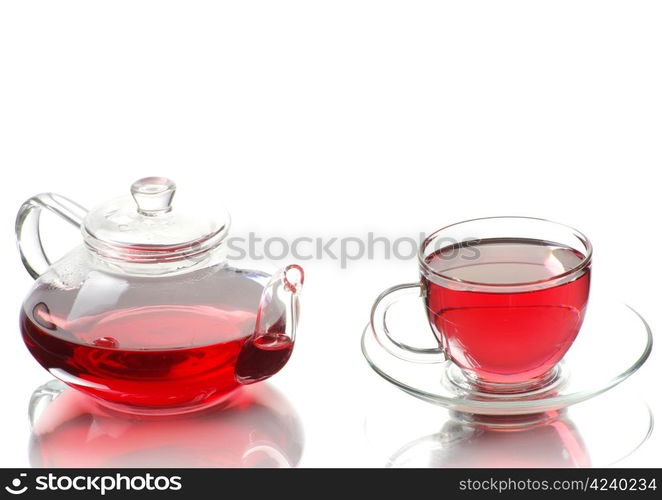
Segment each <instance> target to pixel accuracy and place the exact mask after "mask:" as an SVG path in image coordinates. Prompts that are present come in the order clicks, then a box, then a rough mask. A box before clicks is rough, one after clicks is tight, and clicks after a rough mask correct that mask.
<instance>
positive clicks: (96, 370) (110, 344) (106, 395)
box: [21, 303, 292, 410]
mask: <svg viewBox="0 0 662 500" xmlns="http://www.w3.org/2000/svg"><path fill="white" fill-rule="evenodd" d="M254 323H255V313H254V312H247V311H241V310H226V309H219V308H215V307H213V306H209V305H185V306H145V307H136V308H130V309H120V310H116V311H112V312H108V313H103V314H99V315H96V316H83V317H81V318H77V319H75V320H67V319H65V318H62V317H58V316H57V315H55V314H53V313H51V312H50V310H49V309H48V307H47V306H46V304H44V303H38V304H37V305H36V306H35V307H34V308H33V310H32V311H31V314H29V315H28V314H26V312H25V311H22V313H21V330H22V333H23V338H24V340H25V343H26V345H27V346H28V348H29V349H30V352H31V353H32V355H33V356H34V357H35V358H36V359H37V360H38V361H39V362H40V363H41V364H42V365H43V366H44V367H45V368H46V369H48V370H49V371H50V372H51V373H52V374H53V375H55V376H56V377H58V378H60V379H61V380H63V381H65V382H67V383H68V384H69V385H72V386H73V387H76V388H77V389H79V390H82V391H84V392H86V393H88V394H91V395H94V396H98V397H100V398H101V399H103V400H106V401H110V402H113V403H119V404H122V405H128V406H130V407H137V408H150V409H158V408H167V409H168V410H172V409H175V410H176V409H177V408H184V409H185V408H187V407H196V408H197V407H204V406H210V405H211V404H213V403H214V402H215V401H217V400H219V399H221V398H222V397H223V396H225V395H226V394H228V393H229V392H230V391H232V390H233V389H235V388H236V387H238V386H239V385H240V384H242V383H251V382H255V381H258V380H262V379H264V378H267V377H268V376H270V375H273V374H274V373H276V372H277V371H278V370H280V369H281V368H282V367H283V365H284V364H285V363H286V362H287V360H288V359H289V357H290V354H291V352H292V342H291V341H290V339H289V338H288V337H286V336H284V335H282V334H279V332H278V331H274V330H273V329H272V331H270V332H268V333H266V334H264V335H262V336H257V337H254V336H252V335H251V334H247V333H246V332H247V331H250V330H249V329H247V325H253V324H254ZM277 326H278V325H276V327H277ZM281 326H282V325H281Z"/></svg>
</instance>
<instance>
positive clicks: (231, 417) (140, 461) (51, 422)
mask: <svg viewBox="0 0 662 500" xmlns="http://www.w3.org/2000/svg"><path fill="white" fill-rule="evenodd" d="M31 413H32V416H31V420H32V422H33V433H32V441H31V446H30V451H31V455H30V461H31V464H32V465H33V466H34V467H293V466H295V465H296V464H297V463H298V462H299V460H300V458H301V453H302V450H303V432H302V429H301V424H300V421H299V418H298V416H297V414H296V412H295V410H294V409H293V408H292V406H291V405H290V403H289V402H288V401H287V400H286V399H285V398H284V397H283V396H281V395H280V394H279V393H278V392H277V391H276V390H275V389H273V388H271V387H270V386H269V385H268V384H258V385H254V386H247V387H245V388H242V389H240V391H239V392H237V393H235V394H234V395H233V397H232V398H231V399H229V400H228V401H227V402H226V403H225V404H224V405H223V406H222V407H218V408H214V409H210V410H207V411H205V412H201V413H197V414H192V415H187V416H180V417H171V418H168V417H160V418H158V419H155V418H149V417H144V418H140V417H127V416H125V415H118V414H116V413H111V412H109V411H108V410H107V409H105V408H103V407H102V406H100V405H99V404H97V403H95V402H94V401H93V400H92V399H91V398H88V397H86V396H85V395H83V394H81V393H79V392H77V391H74V390H72V389H65V386H63V384H61V383H59V382H56V381H53V382H50V383H49V384H46V385H45V386H42V387H40V388H39V389H37V390H36V391H35V393H34V394H33V397H32V401H31Z"/></svg>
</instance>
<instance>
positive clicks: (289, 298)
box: [254, 264, 304, 343]
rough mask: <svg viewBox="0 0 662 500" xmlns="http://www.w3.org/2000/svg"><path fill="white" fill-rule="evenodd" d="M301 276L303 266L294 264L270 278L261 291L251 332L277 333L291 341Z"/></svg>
mask: <svg viewBox="0 0 662 500" xmlns="http://www.w3.org/2000/svg"><path fill="white" fill-rule="evenodd" d="M303 279H304V278H303V269H302V268H301V266H298V265H296V264H292V265H289V266H287V267H285V268H283V269H281V270H280V271H278V272H277V273H275V274H274V275H273V276H272V277H271V279H270V280H269V282H268V283H267V286H265V288H264V291H263V292H262V298H261V299H260V306H259V308H258V311H257V319H256V320H255V334H254V335H260V334H267V333H278V334H280V335H285V336H286V337H287V338H288V339H289V340H290V342H292V343H294V339H295V337H296V331H297V323H298V322H299V294H300V293H301V288H302V287H303Z"/></svg>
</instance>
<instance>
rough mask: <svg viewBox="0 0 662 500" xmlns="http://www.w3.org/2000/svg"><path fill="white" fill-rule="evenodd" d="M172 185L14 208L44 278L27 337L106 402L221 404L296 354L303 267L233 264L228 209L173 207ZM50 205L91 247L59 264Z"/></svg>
mask: <svg viewBox="0 0 662 500" xmlns="http://www.w3.org/2000/svg"><path fill="white" fill-rule="evenodd" d="M174 194H175V184H174V183H173V182H172V181H170V180H169V179H166V178H163V177H147V178H144V179H140V180H138V181H136V182H135V183H133V185H132V186H131V196H128V195H127V196H124V197H121V198H117V199H115V200H112V201H110V202H107V203H105V204H102V205H101V206H99V207H97V208H96V209H94V210H92V211H89V212H88V211H87V210H86V209H84V208H83V207H81V206H80V205H78V204H77V203H75V202H73V201H71V200H69V199H67V198H65V197H63V196H59V195H56V194H52V193H46V194H40V195H37V196H35V197H33V198H30V199H29V200H28V201H26V202H25V203H24V204H23V205H22V207H21V209H20V210H19V212H18V216H17V218H16V235H17V239H18V248H19V251H20V253H21V259H22V261H23V264H24V265H25V268H26V269H27V270H28V272H29V273H30V275H31V276H32V277H33V278H35V279H36V281H35V283H34V286H33V287H32V290H31V291H30V293H29V295H28V297H27V298H26V299H25V301H24V302H23V306H22V310H21V318H20V326H21V332H22V335H23V339H24V341H25V344H26V345H27V347H28V349H29V350H30V352H31V354H32V355H33V356H34V357H35V358H36V359H37V361H39V363H41V365H42V366H44V367H45V368H46V369H47V370H48V371H49V372H50V373H51V374H52V375H53V376H55V377H57V378H58V379H60V380H62V381H63V382H65V383H66V384H68V385H70V386H72V387H74V388H76V389H78V390H80V391H83V392H85V393H87V394H90V395H92V396H95V397H96V398H98V399H99V400H100V401H101V402H102V403H104V404H105V405H106V406H109V407H111V408H116V409H118V410H122V411H129V412H132V413H139V414H163V413H166V414H167V413H169V414H176V413H184V412H188V411H193V410H198V409H202V408H206V407H209V406H212V405H214V404H217V403H220V402H221V401H222V400H224V399H225V398H226V396H228V395H229V394H230V393H231V392H233V391H234V389H236V388H238V387H239V386H241V385H242V384H250V383H253V382H258V381H260V380H264V379H266V378H268V377H270V376H271V375H273V374H274V373H276V372H277V371H279V370H280V369H281V368H282V367H283V366H284V365H285V363H286V362H287V361H288V359H289V357H290V354H291V352H292V348H293V345H294V339H295V333H296V325H297V321H298V313H299V300H298V295H299V293H300V290H301V287H302V285H303V270H302V269H301V267H299V266H297V265H290V266H287V267H285V268H284V269H282V270H281V271H279V272H277V273H276V274H275V275H273V276H269V275H268V274H265V273H262V272H259V271H254V270H248V269H238V268H235V267H232V266H231V265H230V264H229V263H228V262H227V261H226V260H225V252H224V245H223V244H222V243H223V240H224V238H225V236H226V235H227V233H228V228H229V216H228V215H227V214H223V216H222V217H220V218H217V219H210V218H209V217H208V216H207V214H206V213H205V212H193V213H187V212H183V211H181V210H180V209H179V207H173V206H172V202H173V196H174ZM43 209H47V210H49V211H51V212H54V213H55V214H57V215H59V216H60V217H62V218H63V219H64V220H66V221H67V222H69V223H71V224H73V225H74V226H77V227H80V229H81V232H82V235H83V240H84V245H81V246H79V247H77V248H75V249H73V250H72V251H70V252H69V253H68V254H66V255H65V256H64V257H63V258H61V259H60V260H58V261H57V262H55V263H54V264H51V262H50V260H49V259H48V257H47V255H46V253H45V251H44V249H43V246H42V239H41V235H40V229H39V219H40V214H41V212H42V210H43Z"/></svg>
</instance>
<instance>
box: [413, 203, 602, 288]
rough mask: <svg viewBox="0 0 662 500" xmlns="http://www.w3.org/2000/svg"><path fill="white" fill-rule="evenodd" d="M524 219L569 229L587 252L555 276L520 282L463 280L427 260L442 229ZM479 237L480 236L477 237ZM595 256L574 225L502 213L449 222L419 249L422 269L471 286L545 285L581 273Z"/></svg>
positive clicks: (585, 237)
mask: <svg viewBox="0 0 662 500" xmlns="http://www.w3.org/2000/svg"><path fill="white" fill-rule="evenodd" d="M505 219H509V220H522V221H531V222H543V223H545V224H553V225H554V226H557V227H559V228H562V229H565V230H567V231H568V232H569V233H570V234H572V235H573V236H575V237H576V238H577V239H579V241H581V242H582V244H583V245H584V247H585V248H586V252H585V253H584V256H583V258H582V260H581V262H579V263H578V264H577V265H575V266H573V267H572V268H571V269H568V270H566V271H564V272H562V273H558V274H555V275H553V276H550V277H549V278H545V279H542V280H536V281H518V282H513V283H490V282H486V281H471V280H462V279H459V278H455V277H453V276H449V275H447V274H444V273H443V272H439V271H436V270H434V269H432V268H431V267H430V266H429V265H428V263H427V262H426V260H425V257H426V256H425V249H426V248H427V247H428V245H429V244H430V243H431V242H432V241H433V240H435V239H436V238H437V237H438V236H439V234H440V233H441V232H442V231H446V230H448V229H450V228H453V227H456V226H460V225H463V224H467V223H469V222H478V221H491V220H494V221H498V220H505ZM477 239H478V238H477ZM592 257H593V245H592V244H591V241H590V240H589V239H588V237H587V236H586V235H585V234H584V233H582V232H581V231H579V230H578V229H575V228H574V227H572V226H568V225H567V224H562V223H560V222H555V221H552V220H549V219H543V218H541V217H526V216H519V215H501V216H492V217H477V218H474V219H466V220H463V221H460V222H455V223H453V224H449V225H447V226H444V227H442V228H440V229H437V230H436V231H433V232H432V233H430V234H429V235H427V236H426V237H425V239H424V240H423V242H422V243H421V246H420V247H419V249H418V263H419V265H420V266H421V269H423V270H425V272H426V273H429V274H432V275H434V276H436V277H438V278H441V279H442V280H447V281H449V282H451V283H455V284H457V285H469V286H476V287H489V288H492V287H494V288H498V289H507V288H517V287H526V286H535V285H544V284H547V283H552V282H556V281H559V280H564V279H567V278H569V277H571V276H574V275H575V274H579V273H580V272H582V271H584V269H586V268H587V267H588V266H589V265H590V264H591V260H592Z"/></svg>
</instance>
